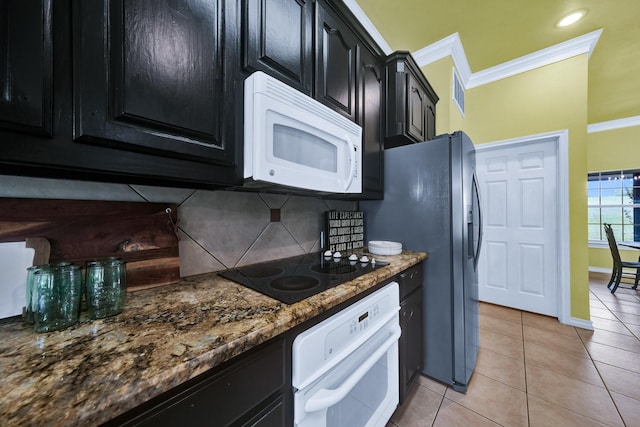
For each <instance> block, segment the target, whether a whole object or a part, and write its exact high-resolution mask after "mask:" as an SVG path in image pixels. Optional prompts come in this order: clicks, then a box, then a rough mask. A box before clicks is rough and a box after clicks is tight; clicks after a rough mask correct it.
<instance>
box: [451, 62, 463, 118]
mask: <svg viewBox="0 0 640 427" xmlns="http://www.w3.org/2000/svg"><path fill="white" fill-rule="evenodd" d="M453 100H454V101H455V103H456V105H457V106H458V110H460V113H462V116H463V117H464V87H463V86H462V82H461V81H460V77H458V73H456V70H455V69H454V70H453Z"/></svg>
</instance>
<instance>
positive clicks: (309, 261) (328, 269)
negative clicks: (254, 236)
mask: <svg viewBox="0 0 640 427" xmlns="http://www.w3.org/2000/svg"><path fill="white" fill-rule="evenodd" d="M387 264H388V263H387V262H381V261H377V262H376V263H375V264H371V263H370V262H366V263H362V262H360V261H350V260H349V259H348V258H337V259H336V258H333V257H325V256H324V255H323V254H322V253H311V254H305V255H299V256H295V257H292V258H285V259H279V260H275V261H269V262H264V263H260V264H253V265H248V266H246V267H238V268H234V269H231V270H226V271H222V272H220V273H218V274H219V275H220V276H223V277H226V278H227V279H230V280H233V281H234V282H237V283H240V284H241V285H244V286H247V287H249V288H251V289H254V290H256V291H258V292H261V293H263V294H265V295H267V296H269V297H271V298H275V299H277V300H280V301H282V302H284V303H285V304H293V303H295V302H298V301H300V300H303V299H305V298H308V297H310V296H312V295H315V294H317V293H319V292H322V291H325V290H327V289H330V288H332V287H334V286H338V285H341V284H342V283H344V282H348V281H349V280H353V279H355V278H356V277H359V276H362V275H363V274H367V273H370V272H372V271H374V270H376V269H378V268H380V267H384V266H385V265H387Z"/></svg>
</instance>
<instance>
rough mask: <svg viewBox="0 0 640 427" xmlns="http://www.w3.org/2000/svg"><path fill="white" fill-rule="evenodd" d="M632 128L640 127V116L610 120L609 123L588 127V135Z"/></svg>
mask: <svg viewBox="0 0 640 427" xmlns="http://www.w3.org/2000/svg"><path fill="white" fill-rule="evenodd" d="M632 126H640V116H633V117H627V118H624V119H617V120H609V121H608V122H600V123H594V124H591V125H587V133H595V132H604V131H607V130H613V129H621V128H628V127H632Z"/></svg>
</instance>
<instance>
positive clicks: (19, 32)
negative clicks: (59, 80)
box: [0, 0, 53, 136]
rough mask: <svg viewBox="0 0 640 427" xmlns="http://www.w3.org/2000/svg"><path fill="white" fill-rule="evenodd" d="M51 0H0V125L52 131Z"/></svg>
mask: <svg viewBox="0 0 640 427" xmlns="http://www.w3.org/2000/svg"><path fill="white" fill-rule="evenodd" d="M52 14H53V11H52V7H51V0H40V1H16V0H14V1H11V0H6V1H0V128H7V129H12V130H18V131H22V132H27V133H34V134H39V135H49V136H50V135H52V115H53V110H52V108H53V104H52V102H53V89H52V80H53V39H52V37H53V36H52V29H53V24H52V22H53V21H52Z"/></svg>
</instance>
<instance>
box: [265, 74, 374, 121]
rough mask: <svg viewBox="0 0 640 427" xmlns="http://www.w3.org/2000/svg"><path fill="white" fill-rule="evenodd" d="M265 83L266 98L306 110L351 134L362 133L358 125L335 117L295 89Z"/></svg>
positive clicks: (279, 83) (327, 108)
mask: <svg viewBox="0 0 640 427" xmlns="http://www.w3.org/2000/svg"><path fill="white" fill-rule="evenodd" d="M266 82H267V84H266V89H265V93H266V94H267V95H268V96H272V97H274V98H277V99H278V100H280V101H282V102H286V103H288V104H289V105H291V106H292V107H296V108H300V109H303V110H306V111H308V112H310V113H312V114H315V115H317V116H319V117H322V118H323V119H325V120H329V121H331V122H333V123H335V124H337V125H339V126H340V127H342V128H343V129H345V130H348V131H349V132H351V133H361V132H362V128H361V127H360V126H359V125H358V124H356V123H354V122H352V121H351V120H349V119H347V118H346V117H342V116H337V115H336V112H335V111H333V110H331V109H329V107H327V106H325V105H323V104H321V103H320V102H318V101H316V100H315V99H313V98H310V97H309V96H307V95H305V94H303V93H302V92H298V91H297V90H296V89H293V88H291V87H289V86H287V85H285V84H284V83H281V82H280V81H278V80H274V79H272V78H271V79H267V80H266Z"/></svg>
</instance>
